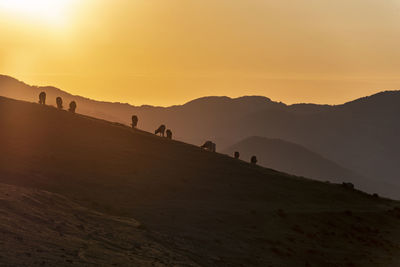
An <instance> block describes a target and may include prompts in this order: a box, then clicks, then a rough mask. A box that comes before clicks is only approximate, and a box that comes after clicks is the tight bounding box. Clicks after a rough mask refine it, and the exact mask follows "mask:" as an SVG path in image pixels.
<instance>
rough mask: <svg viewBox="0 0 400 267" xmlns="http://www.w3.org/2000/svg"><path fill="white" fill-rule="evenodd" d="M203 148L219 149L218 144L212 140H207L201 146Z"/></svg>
mask: <svg viewBox="0 0 400 267" xmlns="http://www.w3.org/2000/svg"><path fill="white" fill-rule="evenodd" d="M201 148H203V149H205V150H208V151H211V152H215V151H216V150H217V145H216V144H215V143H213V142H211V141H207V142H205V143H204V144H203V145H202V146H201Z"/></svg>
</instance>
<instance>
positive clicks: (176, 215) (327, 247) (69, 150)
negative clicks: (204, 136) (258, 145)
mask: <svg viewBox="0 0 400 267" xmlns="http://www.w3.org/2000/svg"><path fill="white" fill-rule="evenodd" d="M0 129H2V131H1V132H0V140H1V141H0V142H1V143H0V147H1V149H2V150H1V153H2V156H1V158H0V177H1V179H0V182H2V183H9V184H14V185H18V186H24V187H30V188H37V189H40V190H46V191H49V192H52V193H56V194H59V195H62V196H64V197H67V198H69V199H71V201H74V202H77V203H79V205H82V206H84V207H87V208H90V209H93V210H97V211H99V212H102V213H104V214H108V215H112V216H123V217H125V218H135V219H137V220H138V221H140V223H142V224H143V227H144V228H146V229H147V230H146V231H148V235H149V236H151V238H152V239H153V240H154V241H155V242H157V244H159V245H160V246H165V247H167V248H168V249H171V250H172V251H177V252H178V253H179V255H183V256H185V257H187V258H189V259H190V260H191V261H193V262H195V263H197V264H200V265H203V266H212V265H219V266H220V265H235V266H239V265H244V266H269V265H270V266H299V265H300V266H301V265H303V266H304V265H307V264H308V265H311V266H313V265H318V266H320V265H326V266H349V265H353V266H376V265H382V266H390V265H391V264H392V265H393V266H396V264H399V261H400V258H399V244H400V229H399V227H398V223H399V222H400V220H399V219H398V218H397V217H399V215H400V213H399V212H398V211H397V210H395V209H394V208H395V206H396V205H398V203H397V202H393V201H390V200H385V199H379V198H374V197H372V196H370V195H368V194H365V193H362V192H358V191H354V190H351V189H347V188H343V187H341V186H338V185H332V184H324V183H320V182H316V181H312V180H306V179H302V178H297V177H294V176H290V175H285V174H282V173H279V172H276V171H273V170H270V169H264V168H261V167H257V166H251V165H249V164H247V163H244V162H242V161H236V160H234V159H232V158H230V157H227V156H224V155H220V154H215V153H209V152H206V151H202V150H201V149H200V148H198V147H194V146H190V145H187V144H184V143H180V142H176V141H169V140H166V139H163V138H160V137H156V136H154V135H152V134H148V133H145V132H141V131H137V130H132V129H129V128H128V127H124V126H122V125H118V124H113V123H109V122H106V121H100V120H97V119H93V118H89V117H84V116H80V115H73V114H70V113H68V112H65V111H58V110H56V109H54V108H52V107H42V106H39V105H37V104H30V103H25V102H19V101H14V100H10V99H5V98H0ZM108 215H107V216H108ZM102 224H103V222H102V221H101V220H99V225H102ZM107 229H108V230H109V231H113V229H109V228H108V227H107ZM115 231H118V230H115ZM94 235H95V236H96V235H97V234H96V233H94ZM131 238H132V240H135V238H136V237H135V236H132V237H131ZM43 242H45V240H43ZM138 242H139V243H140V240H139V241H138ZM114 249H116V250H118V248H116V247H114ZM0 260H1V259H0ZM182 265H185V264H184V263H182Z"/></svg>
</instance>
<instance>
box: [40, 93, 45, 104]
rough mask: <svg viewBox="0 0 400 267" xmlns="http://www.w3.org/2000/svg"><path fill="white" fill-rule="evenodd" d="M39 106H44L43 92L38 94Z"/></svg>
mask: <svg viewBox="0 0 400 267" xmlns="http://www.w3.org/2000/svg"><path fill="white" fill-rule="evenodd" d="M39 104H40V105H46V93H45V92H41V93H40V94H39Z"/></svg>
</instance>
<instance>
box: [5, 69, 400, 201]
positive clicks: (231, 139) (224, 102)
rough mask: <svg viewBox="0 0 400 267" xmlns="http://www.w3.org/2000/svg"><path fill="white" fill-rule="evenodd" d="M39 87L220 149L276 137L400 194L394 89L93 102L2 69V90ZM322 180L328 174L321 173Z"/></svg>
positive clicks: (104, 114) (398, 101)
mask: <svg viewBox="0 0 400 267" xmlns="http://www.w3.org/2000/svg"><path fill="white" fill-rule="evenodd" d="M40 91H46V93H47V95H48V103H49V104H53V105H54V104H55V98H56V97H57V96H61V97H62V98H63V99H64V101H65V102H66V103H67V102H69V101H71V100H72V99H73V100H75V101H76V102H77V103H78V109H77V112H78V113H81V114H86V115H89V116H93V117H97V118H101V119H106V120H110V121H115V122H119V123H123V124H129V123H130V118H131V116H132V115H134V114H135V115H137V116H138V117H139V124H138V127H139V128H140V129H142V130H145V131H150V132H153V131H154V129H156V128H157V127H158V126H159V125H160V124H166V125H167V128H170V129H172V131H173V133H174V138H176V139H178V140H181V141H184V142H187V143H191V144H195V145H200V144H202V143H203V142H204V141H206V140H212V141H214V142H215V143H216V144H217V150H218V151H224V150H225V149H227V148H229V147H230V146H233V145H234V144H236V143H238V142H240V141H242V140H244V139H246V138H248V137H251V136H260V137H265V138H272V139H281V140H284V141H286V142H290V143H294V144H297V145H300V146H302V147H304V148H306V149H307V150H309V151H312V152H313V153H316V154H318V155H320V156H321V157H323V158H325V159H327V160H329V161H330V162H333V163H334V164H337V165H338V166H340V167H341V168H343V169H346V170H349V171H350V172H352V173H356V174H357V175H359V176H361V177H365V178H366V179H368V180H372V181H375V182H378V183H381V184H385V185H386V184H387V185H388V186H383V187H381V188H378V190H377V191H379V192H378V193H380V194H383V195H386V196H390V197H392V198H397V199H398V198H400V193H397V192H396V191H395V192H393V190H392V188H391V185H393V186H395V187H397V186H400V180H399V179H398V174H399V171H400V165H399V164H398V161H399V159H400V142H399V139H398V136H399V134H400V125H399V123H398V118H399V116H400V92H399V91H386V92H381V93H378V94H375V95H372V96H368V97H364V98H360V99H357V100H354V101H351V102H348V103H345V104H342V105H335V106H329V105H316V104H295V105H286V104H284V103H280V102H279V103H278V102H274V101H272V100H270V99H269V98H266V97H262V96H245V97H240V98H235V99H232V98H228V97H204V98H200V99H196V100H193V101H190V102H188V103H186V104H184V105H177V106H171V107H153V106H131V105H129V104H123V103H109V102H99V101H94V100H90V99H87V98H83V97H80V96H72V95H70V94H68V93H66V92H64V91H61V90H60V89H57V88H54V87H37V86H29V85H26V84H25V83H23V82H20V81H17V80H16V79H14V78H11V77H8V76H0V95H3V96H7V97H11V98H15V99H20V100H26V101H31V102H37V100H38V94H39V92H40ZM283 164H285V163H283ZM324 179H325V180H329V179H328V178H325V177H321V178H320V180H324ZM343 180H350V177H343Z"/></svg>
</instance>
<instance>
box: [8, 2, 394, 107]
mask: <svg viewBox="0 0 400 267" xmlns="http://www.w3.org/2000/svg"><path fill="white" fill-rule="evenodd" d="M10 1H11V2H10ZM13 1H14V2H13ZM7 2H8V3H7ZM10 3H12V4H10ZM15 3H20V5H19V6H18V5H16V4H15ZM33 3H36V5H34V4H33ZM49 3H51V4H49ZM399 25H400V0H384V1H382V0H335V1H332V0H201V1H199V0H0V73H2V74H7V75H11V76H14V77H16V78H18V79H20V80H23V81H25V82H27V83H29V84H37V85H54V86H57V87H60V88H62V89H63V90H66V91H68V92H71V93H74V94H79V95H83V96H87V97H90V98H94V99H99V100H110V101H121V102H129V103H132V104H136V105H137V104H154V105H163V106H165V105H172V104H180V103H184V102H185V101H188V100H191V99H193V98H197V97H201V96H205V95H228V96H232V97H237V96H241V95H265V96H268V97H270V98H272V99H274V100H277V101H283V102H286V103H294V102H317V103H330V104H331V103H342V102H345V101H348V100H351V99H353V98H357V97H360V96H364V95H368V94H372V93H375V92H377V91H381V90H387V89H400V76H399V73H400V26H399Z"/></svg>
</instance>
